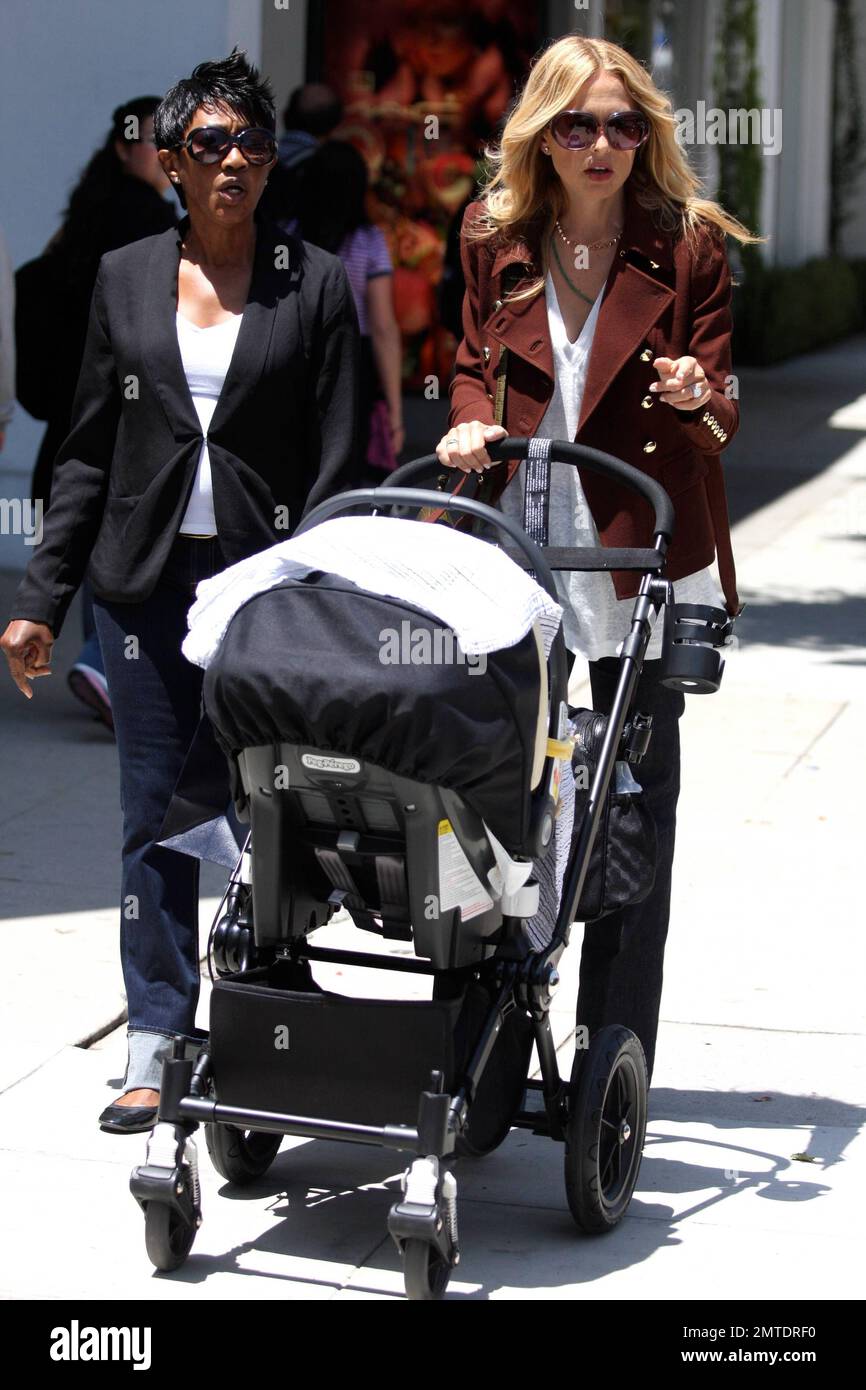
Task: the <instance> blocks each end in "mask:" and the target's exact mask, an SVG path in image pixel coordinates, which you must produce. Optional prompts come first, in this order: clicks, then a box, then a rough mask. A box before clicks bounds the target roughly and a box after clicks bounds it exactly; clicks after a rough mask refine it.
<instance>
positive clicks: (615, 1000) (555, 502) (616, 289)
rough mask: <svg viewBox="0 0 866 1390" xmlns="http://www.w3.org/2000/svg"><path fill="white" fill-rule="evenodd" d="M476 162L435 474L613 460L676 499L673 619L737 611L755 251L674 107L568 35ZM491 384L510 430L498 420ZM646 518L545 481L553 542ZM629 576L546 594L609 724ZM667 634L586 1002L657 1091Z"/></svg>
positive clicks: (506, 504)
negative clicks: (631, 1038)
mask: <svg viewBox="0 0 866 1390" xmlns="http://www.w3.org/2000/svg"><path fill="white" fill-rule="evenodd" d="M488 157H489V158H490V161H491V171H492V172H491V177H490V178H489V181H488V183H487V185H486V187H485V188H484V189H483V191H482V192H481V194H480V195H479V199H478V201H477V202H475V203H473V204H471V205H470V207H469V208H468V209H467V211H466V214H465V217H464V221H463V230H462V234H461V255H462V261H463V269H464V274H465V277H466V295H465V298H464V304H463V335H464V336H463V341H462V342H461V344H460V347H459V350H458V353H457V358H456V373H455V376H454V380H453V382H452V385H451V415H450V421H449V429H448V432H447V433H446V435H445V436H444V437H443V439H442V440H441V441H440V443H439V445H438V448H437V454H438V456H439V459H440V461H441V462H442V463H443V464H445V465H447V466H450V467H456V468H461V469H463V470H465V471H466V472H470V471H472V470H482V469H485V468H487V467H488V466H489V465H490V459H489V456H488V454H487V451H486V448H485V445H486V443H487V442H489V441H492V440H495V439H499V438H502V437H503V436H504V435H505V434H506V433H507V434H511V435H537V436H539V437H542V438H553V439H567V440H572V441H575V442H576V443H580V444H587V445H590V446H592V447H594V448H597V449H602V450H604V451H606V452H607V453H611V454H615V455H618V456H619V457H620V458H622V459H625V460H626V461H627V462H628V463H631V464H633V465H635V466H636V467H638V468H641V469H642V470H643V471H644V472H646V473H648V474H650V475H651V476H652V477H653V478H655V479H657V480H658V481H660V482H661V483H662V485H663V486H664V487H665V488H666V489H667V491H668V492H669V494H670V495H671V497H672V498H673V501H674V506H675V509H676V535H675V537H674V540H673V543H672V545H671V548H670V551H669V562H668V565H667V571H666V573H667V577H669V578H670V579H672V580H674V581H675V589H676V595H677V599H678V601H680V602H691V603H709V604H712V605H715V606H725V607H727V609H728V611H729V612H731V613H735V612H737V611H738V610H739V607H740V605H739V600H738V597H737V591H736V579H735V573H734V564H733V557H732V554H731V544H730V533H729V527H728V516H727V506H726V502H725V491H724V482H723V477H722V470H721V462H720V453H721V450H722V449H723V447H724V445H725V444H726V443H727V441H728V440H729V439H731V438H732V436H733V434H734V432H735V430H736V428H737V423H738V408H737V402H736V399H735V398H734V393H733V392H732V391H731V389H730V382H731V349H730V336H731V314H730V297H731V278H730V271H729V268H728V262H727V257H726V254H725V248H724V235H725V234H726V233H727V234H728V235H731V236H733V237H735V238H736V239H737V240H738V241H741V242H750V241H755V240H757V238H755V237H753V236H752V235H751V233H750V232H749V231H748V230H747V229H746V228H745V227H744V226H742V224H741V223H739V222H738V221H736V219H735V218H733V217H731V216H730V215H729V214H728V213H726V212H725V211H724V210H723V208H721V207H720V206H719V204H718V203H715V202H712V201H710V200H708V199H706V198H703V197H701V196H700V194H699V189H700V183H699V180H698V179H697V177H696V176H695V175H694V173H693V172H692V171H691V169H690V168H689V165H688V161H687V158H686V155H685V153H684V152H683V150H682V149H681V148H680V147H679V145H678V144H677V142H676V138H675V118H674V116H673V114H672V111H671V105H670V101H669V99H668V98H667V96H665V94H664V93H663V92H661V91H660V90H659V89H658V88H657V87H656V86H655V84H654V83H653V81H652V79H651V78H650V76H649V75H648V73H647V72H646V70H645V69H644V68H643V67H641V65H640V64H639V63H638V62H636V61H635V59H634V58H632V57H631V56H630V55H629V54H628V53H626V52H625V50H624V49H621V48H619V47H618V46H617V45H616V44H612V43H608V42H606V41H603V40H597V39H585V38H581V37H579V36H576V35H575V36H569V37H567V38H564V39H560V40H558V41H557V42H555V43H553V44H552V45H551V46H550V47H548V48H547V49H546V50H545V51H544V53H543V54H542V55H541V56H540V57H539V58H538V59H537V60H536V62H535V64H534V65H533V68H532V70H531V72H530V75H529V78H528V80H527V83H526V86H525V88H524V90H523V92H522V94H521V96H520V98H519V100H518V101H517V103H516V105H515V107H514V109H513V111H512V113H511V115H510V117H509V119H508V121H507V123H506V126H505V129H504V131H503V135H502V140H501V144H500V147H499V149H498V150H496V151H492V152H488ZM503 349H507V359H503V358H502V352H503ZM503 360H507V366H506V369H505V377H504V381H505V389H504V393H503V392H502V381H501V380H500V371H501V366H502V363H503ZM497 387H499V389H500V399H501V403H502V414H501V421H502V424H501V425H494V423H493V421H494V402H495V400H496V395H497ZM515 467H516V465H514V464H502V465H499V466H498V469H497V472H498V478H497V485H498V490H499V491H501V490H502V489H503V488H504V492H502V497H501V503H500V505H501V506H502V508H503V510H504V511H505V512H507V513H509V514H511V515H512V516H514V517H515V518H516V519H517V520H518V521H521V520H522V517H523V486H522V482H523V474H524V465H523V464H521V465H520V467H519V468H518V469H517V471H514V470H515ZM506 483H507V486H506ZM650 521H651V516H650V512H649V508H648V507H647V504H646V503H645V502H643V500H642V499H641V498H639V497H637V496H636V495H635V494H634V493H631V492H628V491H626V490H625V489H623V488H621V487H619V486H617V485H615V484H614V483H611V482H609V481H608V480H607V479H604V478H602V477H600V476H599V475H597V474H591V473H589V472H584V471H583V470H580V469H575V468H573V467H571V466H570V465H562V464H554V465H553V466H552V469H551V488H550V498H549V516H548V542H549V544H550V545H552V546H569V545H580V544H583V545H597V544H599V543H601V544H602V545H612V546H644V545H648V544H650V538H651V536H650V533H651V526H650ZM714 556H715V557H717V559H718V573H719V578H718V579H717V577H716V574H715V572H714V570H713V569H711V565H712V562H713V559H714ZM638 580H639V576H637V575H634V574H629V573H624V572H620V573H614V574H613V575H610V574H561V575H559V576H558V578H557V584H558V588H559V593H560V599H561V602H562V603H563V606H564V608H565V617H564V628H565V636H566V642H567V644H568V647H569V649H570V651H571V652H572V653H574V654H575V655H580V656H583V657H584V658H585V659H586V660H587V661H588V662H589V672H590V678H591V685H592V699H593V706H594V708H595V709H598V710H607V709H609V707H610V703H611V700H612V694H613V688H614V681H615V671H616V665H617V663H616V654H617V649H618V646H619V643H620V642H621V641H622V639H623V637H624V636H625V634H626V632H627V631H628V625H629V618H630V615H631V610H632V607H633V598H634V595H635V594H636V593H637V586H638ZM720 587H721V592H720ZM660 635H661V624H660V623H659V624H658V626H657V630H656V633H655V634H654V636H653V640H652V643H651V645H650V648H649V650H648V653H647V656H648V660H647V662H646V664H645V669H644V675H643V676H642V678H641V681H640V684H639V687H638V694H637V708H638V709H641V710H644V711H646V712H647V713H650V714H652V716H653V737H652V742H651V746H650V750H649V753H648V755H647V757H646V758H645V759H644V761H643V762H642V763H641V765H640V769H639V778H640V781H641V783H642V785H643V787H644V792H645V798H646V801H647V803H648V805H649V806H650V809H651V810H652V812H653V814H654V816H655V819H656V824H657V829H658V839H659V852H658V860H657V872H656V882H655V888H654V890H653V892H652V893H651V895H650V896H649V897H648V898H647V899H646V900H645V901H644V902H643V903H641V904H640V905H639V906H636V907H632V908H627V909H624V910H622V911H620V912H616V913H612V914H610V915H608V916H606V917H603V918H601V919H599V920H598V921H597V922H595V923H591V924H589V925H587V927H586V928H585V932H584V941H583V950H582V956H581V967H580V991H579V996H578V1002H577V1022H578V1023H580V1024H585V1025H586V1026H587V1027H588V1028H589V1032H590V1035H592V1034H593V1033H595V1032H596V1031H597V1030H598V1029H599V1028H600V1027H602V1026H603V1025H604V1024H606V1023H623V1024H626V1025H627V1026H628V1027H630V1028H632V1029H633V1030H634V1032H636V1033H637V1035H638V1037H639V1038H640V1039H641V1042H642V1043H643V1047H644V1051H645V1053H646V1058H647V1071H648V1075H649V1076H650V1077H651V1076H652V1070H653V1063H654V1055H655V1044H656V1033H657V1030H658V1013H659V1001H660V998H661V988H662V967H663V958H664V947H665V940H666V937H667V929H668V915H669V907H670V888H671V868H672V862H673V851H674V832H675V822H676V803H677V797H678V794H679V776H680V773H679V729H678V722H677V721H678V719H679V717H680V715H681V713H682V710H683V706H684V701H683V697H682V695H680V694H678V693H675V692H673V691H670V690H667V689H666V688H665V687H663V686H662V685H661V684H660V682H659V667H660V665H661V662H660V660H659V655H660Z"/></svg>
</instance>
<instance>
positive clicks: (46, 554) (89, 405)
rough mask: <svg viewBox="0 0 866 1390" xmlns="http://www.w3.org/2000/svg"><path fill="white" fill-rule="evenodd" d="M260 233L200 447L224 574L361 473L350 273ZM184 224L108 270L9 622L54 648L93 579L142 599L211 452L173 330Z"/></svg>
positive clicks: (302, 246) (281, 236)
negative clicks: (25, 626)
mask: <svg viewBox="0 0 866 1390" xmlns="http://www.w3.org/2000/svg"><path fill="white" fill-rule="evenodd" d="M256 224H257V237H256V254H255V263H254V268H253V276H252V282H251V285H250V292H249V298H248V300H247V305H246V308H245V309H244V315H243V319H242V322H241V326H240V330H239V332H238V337H237V341H236V345H235V350H234V355H233V357H232V359H231V364H230V366H229V370H228V373H227V375H226V379H225V383H224V385H223V389H222V394H221V395H220V398H219V401H218V402H217V407H216V410H215V412H214V416H213V419H212V421H211V424H210V428H209V430H208V432H207V441H208V453H209V455H210V463H211V475H212V482H213V502H214V513H215V516H216V523H217V532H218V534H219V538H220V545H221V548H222V550H223V553H224V555H225V559H226V563H227V564H234V563H235V562H236V561H238V560H243V559H245V558H246V557H247V556H248V555H252V554H254V553H255V552H256V551H259V550H264V549H265V548H266V547H268V546H271V545H274V544H275V543H276V542H277V541H281V540H286V539H287V538H288V536H289V535H290V534H291V532H292V531H293V530H294V528H295V527H296V526H297V524H298V522H299V521H300V519H301V516H302V514H303V513H304V511H306V510H309V509H310V508H311V507H313V506H314V505H315V504H316V503H318V502H320V501H321V500H322V498H324V497H327V496H329V495H331V494H332V493H333V492H335V491H339V489H340V487H341V486H343V485H345V483H346V481H349V480H350V478H351V472H352V469H353V466H354V462H355V460H354V447H355V438H356V435H357V430H356V412H357V377H358V319H357V314H356V312H355V304H354V300H353V298H352V292H351V289H350V286H349V282H348V280H347V278H346V272H345V270H344V269H343V265H342V263H341V261H340V260H339V259H338V258H337V257H336V256H332V255H330V254H329V253H328V252H326V251H322V250H320V249H319V247H317V246H312V245H310V244H309V243H307V242H304V241H301V240H299V239H298V238H295V237H290V236H287V235H286V234H285V233H284V232H282V231H280V230H279V228H277V227H276V226H275V225H274V224H273V223H272V222H270V221H269V220H268V219H267V218H266V217H264V216H263V215H262V214H257V217H256ZM188 225H189V223H188V219H185V220H184V221H183V222H182V223H181V224H180V226H179V227H178V228H172V229H171V230H169V231H167V232H163V233H161V234H160V235H159V236H152V237H146V238H145V239H144V240H142V241H137V242H134V243H133V244H132V245H129V246H124V247H121V248H120V249H119V250H117V251H111V252H109V253H108V254H107V255H106V256H104V257H103V258H102V260H101V262H100V266H99V274H98V276H97V280H96V285H95V287H94V291H93V300H92V303H91V309H90V322H89V326H88V331H87V342H86V345H85V349H84V357H83V360H82V365H81V375H80V376H79V379H78V387H77V390H76V393H75V403H74V406H73V415H72V428H71V431H70V433H69V435H68V436H67V438H66V441H65V443H64V444H63V446H62V448H61V449H60V452H59V453H58V455H57V461H56V464H55V472H54V483H53V487H52V494H51V505H50V507H49V508H48V510H47V511H46V512H45V515H44V517H43V537H42V541H41V543H40V544H39V545H38V546H37V547H36V549H35V550H34V553H33V556H32V558H31V560H30V563H29V565H28V566H27V570H26V572H25V575H24V577H23V579H22V581H21V584H20V585H19V588H18V592H17V594H16V598H15V605H14V609H13V612H12V614H11V617H12V618H13V619H14V618H29V619H30V620H31V621H33V622H43V623H47V624H48V626H49V627H50V628H51V630H52V632H53V633H54V636H55V637H57V635H58V634H59V632H60V629H61V626H62V624H63V620H64V618H65V616H66V612H67V610H68V608H69V604H70V603H71V602H72V599H73V597H74V595H75V592H76V590H77V589H78V587H79V585H80V584H81V581H82V579H83V578H84V575H85V573H86V574H87V577H88V578H89V579H90V581H91V583H92V586H93V591H94V593H95V594H96V595H97V597H99V598H104V599H108V600H117V601H119V602H122V603H136V602H140V601H141V600H142V599H145V598H147V596H148V594H150V593H151V591H152V590H153V588H154V586H155V585H156V583H157V580H158V579H159V576H160V574H161V572H162V569H163V566H164V564H165V560H166V557H167V555H168V552H169V550H170V548H171V545H172V543H173V541H174V538H175V536H176V534H177V531H178V528H179V526H180V523H181V520H182V518H183V514H184V511H185V510H186V505H187V501H188V499H189V494H190V492H191V489H192V484H193V480H194V477H195V471H196V465H197V462H198V456H199V452H200V449H201V444H202V433H201V429H200V426H199V421H198V416H197V415H196V412H195V407H194V406H193V403H192V398H191V396H190V393H189V388H188V387H187V383H186V377H185V376H184V371H183V365H182V363H181V357H180V348H179V347H178V341H177V330H176V324H175V314H176V312H177V276H178V264H179V261H180V245H181V240H182V237H183V235H184V233H185V231H186V230H187V227H188ZM281 509H282V510H281ZM286 509H287V514H288V525H286Z"/></svg>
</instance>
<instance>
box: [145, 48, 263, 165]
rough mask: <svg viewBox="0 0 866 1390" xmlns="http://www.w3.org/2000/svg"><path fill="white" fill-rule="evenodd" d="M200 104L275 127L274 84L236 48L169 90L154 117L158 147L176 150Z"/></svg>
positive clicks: (208, 63) (203, 64) (204, 64)
mask: <svg viewBox="0 0 866 1390" xmlns="http://www.w3.org/2000/svg"><path fill="white" fill-rule="evenodd" d="M200 106H203V107H204V108H205V109H206V110H208V111H211V110H216V109H217V108H218V107H228V108H229V110H231V111H235V112H236V113H237V114H238V115H239V116H241V117H242V118H243V120H245V121H249V123H250V125H254V126H262V127H263V128H264V129H265V130H275V128H276V117H275V113H274V95H273V92H272V91H271V84H270V83H269V82H268V79H267V78H266V77H262V76H261V75H260V74H259V70H258V68H255V67H253V65H252V63H250V62H248V61H247V55H246V54H245V53H244V52H242V51H240V50H239V49H237V48H233V49H232V51H231V53H230V54H229V56H228V58H216V59H213V60H212V61H210V62H207V63H199V65H198V67H196V68H193V70H192V74H191V75H190V76H189V77H183V78H181V80H180V82H176V83H175V85H174V86H173V87H172V88H171V89H170V90H169V91H168V92H166V94H165V96H164V97H163V99H162V101H161V102H160V104H159V106H158V107H157V110H156V114H155V115H154V118H153V131H154V136H155V138H156V147H157V149H160V150H174V149H177V147H178V145H180V143H181V142H182V140H183V137H184V132H185V131H186V128H187V126H188V125H189V123H190V121H191V120H192V118H193V116H194V115H195V113H196V111H197V110H198V109H199V107H200Z"/></svg>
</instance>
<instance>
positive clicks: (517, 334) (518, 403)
mask: <svg viewBox="0 0 866 1390" xmlns="http://www.w3.org/2000/svg"><path fill="white" fill-rule="evenodd" d="M479 209H480V204H478V203H471V204H470V205H469V207H468V208H467V210H466V213H465V216H464V222H463V226H464V229H465V228H466V226H467V225H468V223H469V222H470V221H471V220H472V219H473V218H474V217H475V216H476V215H477V212H478V211H479ZM625 213H626V215H625V222H624V226H623V234H622V240H621V242H620V249H619V252H618V254H617V256H616V257H615V258H614V262H613V265H612V267H611V270H610V274H609V276H608V280H607V284H606V285H605V289H604V295H603V298H602V302H601V308H600V310H599V315H598V321H597V324H596V330H595V337H594V340H593V347H592V352H591V354H590V360H589V367H588V372H587V381H586V387H585V390H584V396H583V406H582V409H581V414H580V420H579V422H578V429H577V434H576V436H575V440H574V442H575V443H578V444H587V445H589V446H591V447H592V448H595V449H602V450H604V451H605V452H606V453H609V454H615V455H616V456H617V457H619V458H622V459H624V460H625V461H626V462H627V463H631V464H633V465H634V466H635V467H637V468H640V469H642V470H643V472H645V473H648V474H649V475H650V476H651V477H652V478H655V479H656V480H657V481H658V482H660V483H661V484H662V486H663V487H664V488H665V489H666V491H667V492H668V494H669V495H670V497H671V499H672V501H673V503H674V508H675V511H676V528H675V535H674V538H673V541H672V543H671V547H670V550H669V551H668V562H667V565H666V567H665V574H666V576H667V577H668V578H669V579H673V580H676V579H681V578H683V577H684V576H685V575H687V574H692V573H694V571H695V570H699V569H702V568H703V567H704V566H705V565H708V564H710V563H711V562H712V559H713V554H714V552H717V553H718V560H719V572H720V578H721V581H722V588H723V590H724V594H725V600H726V603H727V607H728V610H729V612H731V613H736V612H738V611H739V608H740V603H739V599H738V597H737V590H736V576H735V572H734V563H733V556H732V554H731V541H730V528H729V522H728V509H727V502H726V498H725V485H724V477H723V473H722V465H721V457H720V455H721V450H722V448H723V447H724V445H725V444H726V442H727V441H728V440H729V439H731V438H732V436H733V434H734V432H735V431H736V429H737V425H738V423H739V411H738V407H737V402H736V401H735V400H734V399H731V398H729V396H728V395H726V394H725V388H726V385H728V384H729V382H728V381H727V380H726V379H727V378H729V377H730V373H731V341H730V339H731V309H730V301H731V276H730V270H729V268H728V261H727V256H726V254H725V250H724V245H723V243H722V242H721V240H718V239H716V238H715V237H714V236H713V235H712V234H711V233H710V232H709V231H704V232H702V233H701V238H700V244H699V247H698V250H697V253H696V254H694V255H693V254H691V253H690V252H689V250H688V248H687V246H686V245H685V243H684V242H683V241H682V240H681V239H679V240H676V241H674V240H673V239H672V238H671V236H670V234H667V233H665V232H662V231H659V230H658V228H657V227H656V226H655V224H654V221H653V218H652V215H651V214H650V213H648V212H647V211H646V210H645V209H644V208H642V207H641V206H640V204H639V203H638V202H637V201H636V199H635V198H634V197H633V196H631V195H630V193H629V186H628V184H626V205H625ZM460 242H461V257H462V262H463V271H464V275H465V277H466V295H465V297H464V301H463V335H464V336H463V340H462V342H461V343H460V346H459V348H458V350H457V358H456V373H455V376H454V379H453V381H452V383H451V388H450V390H451V414H450V419H449V424H450V425H451V426H453V425H455V424H460V423H462V422H463V421H466V420H483V421H484V422H485V423H491V424H492V423H493V414H494V398H495V392H496V374H497V368H498V364H499V354H500V352H501V349H502V347H507V348H508V350H509V351H508V359H507V367H506V391H505V406H504V416H503V420H502V423H503V424H504V426H505V428H506V429H507V430H508V433H509V434H511V435H532V434H533V433H534V431H535V430H536V429H537V428H538V426H539V425H540V423H541V420H542V418H543V416H544V413H545V411H546V409H547V406H548V404H549V402H550V399H551V397H552V395H553V380H554V371H553V352H552V348H551V342H550V331H549V328H548V322H547V306H546V301H545V296H544V294H543V293H540V294H537V295H535V296H534V297H533V298H532V299H529V300H526V299H524V300H522V301H520V302H518V303H516V304H508V303H504V302H503V301H504V300H505V289H506V284H505V280H504V271H505V268H506V267H507V266H509V265H512V264H513V263H514V262H517V261H520V262H524V263H525V266H526V272H528V273H531V274H532V275H538V274H540V267H539V266H537V265H536V264H535V262H534V261H533V258H532V253H531V251H530V249H529V247H528V246H527V244H526V243H525V242H522V241H517V242H512V243H511V244H502V242H501V241H500V240H499V239H498V238H494V239H492V240H491V241H481V242H479V241H473V240H470V239H468V238H467V237H466V235H465V231H464V232H463V233H461V238H460ZM526 272H525V273H526ZM510 274H511V275H512V276H513V275H514V272H513V271H512V272H510ZM687 353H689V354H691V355H692V356H693V357H696V358H697V360H698V361H699V362H700V364H701V366H702V367H703V368H704V371H705V372H706V375H707V379H708V382H709V384H710V386H711V387H712V397H711V399H710V400H709V401H708V402H707V404H706V405H704V406H701V407H700V408H699V409H697V410H695V411H694V412H690V413H688V414H687V413H685V412H683V411H681V410H675V409H674V408H673V407H672V406H669V405H665V404H664V403H663V402H662V401H660V400H659V399H658V397H657V396H656V395H655V394H651V393H650V391H649V386H650V383H651V382H653V381H658V379H659V377H658V373H657V371H656V370H655V369H654V367H653V365H652V362H653V358H655V357H671V358H676V357H682V356H684V355H685V354H687ZM517 467H518V464H517V462H514V461H512V462H510V463H509V464H508V465H507V466H506V467H505V468H504V469H503V475H502V481H503V483H504V482H505V479H506V477H507V478H509V479H510V477H511V476H512V475H513V473H514V472H515V471H516V469H517ZM580 479H581V484H582V487H583V490H584V492H585V494H586V499H587V502H588V503H589V506H590V509H591V511H592V514H593V517H594V519H595V523H596V526H597V528H598V532H599V536H600V539H601V543H602V545H609V546H646V545H650V544H651V540H652V512H651V509H650V507H649V505H648V503H647V502H645V501H644V500H643V498H641V497H639V496H638V495H637V494H636V493H634V492H631V491H629V490H628V489H626V488H624V487H623V486H622V485H621V484H617V483H613V482H610V481H609V480H608V479H606V478H603V477H601V476H600V475H599V474H597V473H590V472H589V471H588V470H586V469H581V470H580ZM500 490H501V489H500ZM613 580H614V585H615V588H616V593H617V596H618V597H619V598H630V597H632V596H634V595H635V594H636V593H637V591H638V587H639V583H640V576H639V575H638V574H635V573H630V572H627V571H615V572H614V574H613Z"/></svg>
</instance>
